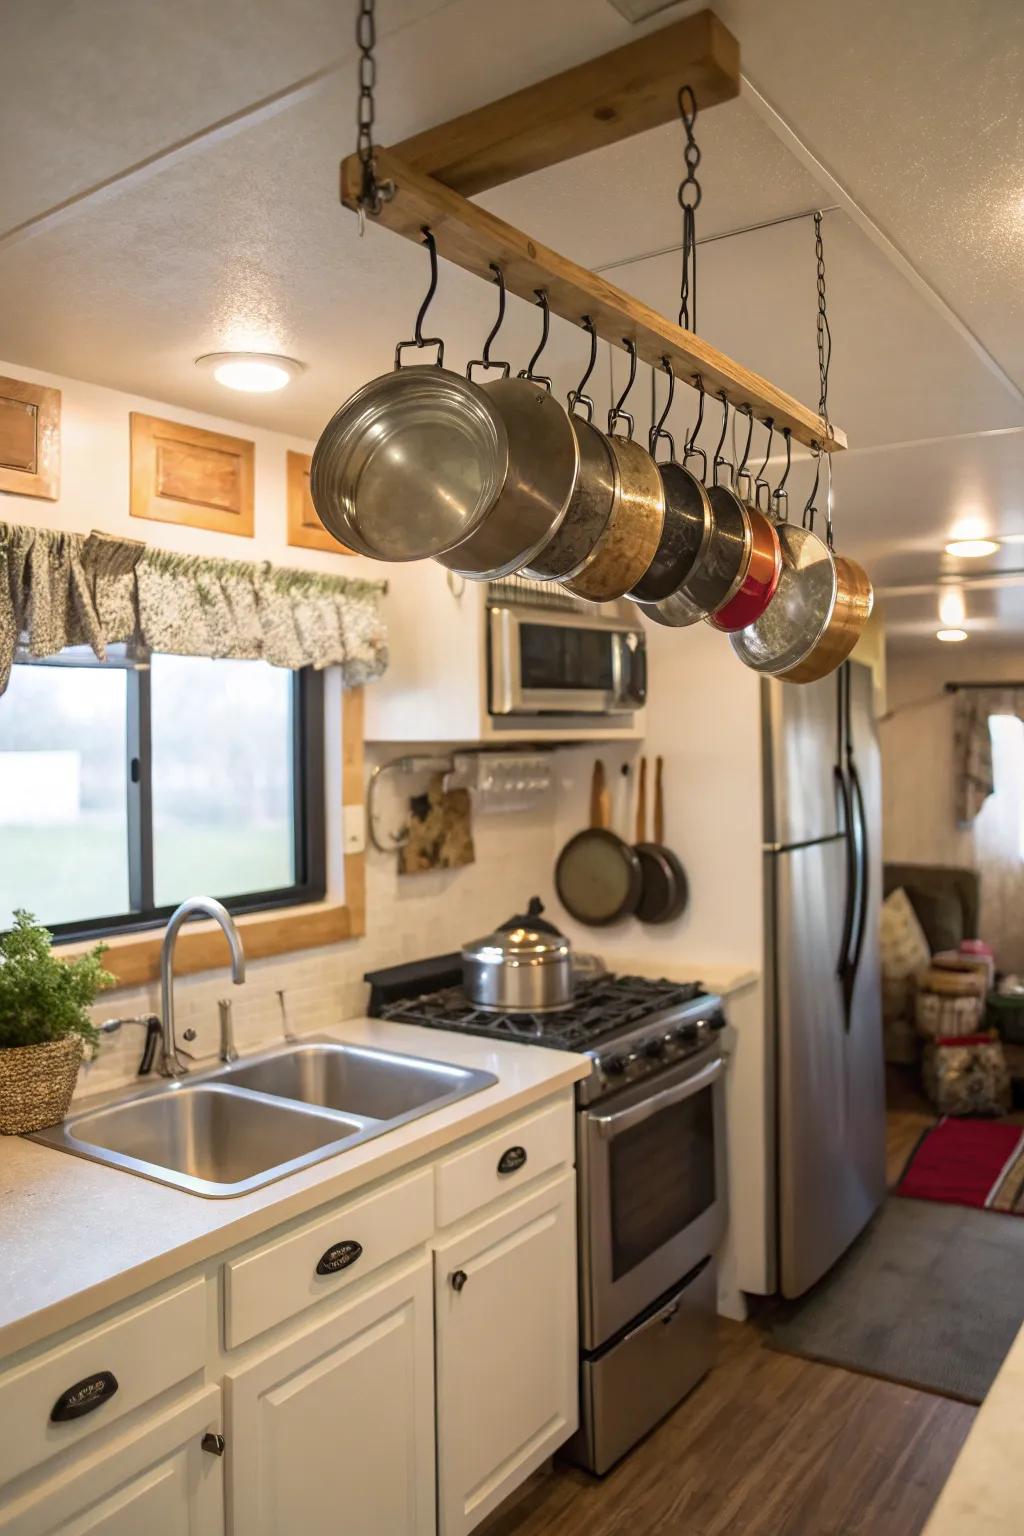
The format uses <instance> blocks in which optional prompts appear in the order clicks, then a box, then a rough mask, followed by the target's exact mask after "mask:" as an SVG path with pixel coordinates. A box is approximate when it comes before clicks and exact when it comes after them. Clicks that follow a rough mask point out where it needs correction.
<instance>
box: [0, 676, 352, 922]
mask: <svg viewBox="0 0 1024 1536" xmlns="http://www.w3.org/2000/svg"><path fill="white" fill-rule="evenodd" d="M15 664H16V665H19V666H24V665H27V666H32V667H64V668H68V667H87V668H93V669H108V668H118V669H120V670H123V671H125V672H126V674H127V678H126V682H127V687H126V701H125V702H126V721H125V724H126V731H125V747H126V755H127V762H126V783H127V826H126V836H127V842H128V899H129V904H130V908H131V910H129V911H128V912H124V913H111V914H107V915H104V916H102V917H93V918H82V919H76V920H74V921H70V922H66V923H49V924H47V927H48V928H49V930H50V932H51V933H52V934H53V936H54V939H55V940H56V941H57V942H58V943H60V944H75V943H86V942H95V940H96V939H100V938H111V937H116V936H117V935H129V934H133V933H146V932H149V931H151V930H153V929H161V928H163V927H165V926H166V924H167V921H168V919H169V918H170V917H171V915H172V914H173V913H174V911H175V910H176V907H177V906H178V903H177V902H176V903H173V904H171V905H165V906H159V907H158V906H156V905H155V904H154V900H153V816H152V811H153V795H152V763H153V740H152V715H151V702H152V674H151V672H150V668H149V665H148V657H146V656H144V655H142V656H140V655H139V654H138V653H137V652H136V653H131V652H127V651H126V652H122V653H118V652H116V651H115V652H114V654H108V657H107V660H106V661H103V662H100V661H96V660H95V659H94V658H93V657H91V656H84V655H71V654H67V653H65V654H60V655H57V656H48V657H42V658H38V659H37V658H35V657H33V658H31V659H30V658H28V657H20V656H19V657H16V658H15ZM290 702H291V708H290V720H291V744H292V784H293V788H294V793H293V797H292V846H293V849H294V853H295V864H296V880H295V881H294V882H293V883H292V884H291V885H287V886H279V887H277V888H275V889H273V890H264V891H246V892H243V893H241V894H239V895H237V896H220V895H218V894H217V893H216V892H208V893H204V894H209V895H213V896H216V898H217V900H218V901H221V902H223V904H224V906H225V907H226V908H227V909H228V911H229V912H231V913H232V914H233V915H235V916H242V915H245V914H247V913H257V912H272V911H275V910H277V909H279V908H284V907H295V906H301V905H305V904H308V903H313V902H319V901H322V900H323V899H324V897H325V896H326V893H327V826H326V802H325V775H324V741H325V734H324V676H323V673H322V672H321V671H317V670H315V669H314V668H312V667H303V668H301V669H299V670H296V671H294V672H292V674H291V701H290ZM189 894H194V893H189V892H186V893H184V895H183V896H182V897H181V900H182V901H184V900H185V897H186V896H187V895H189Z"/></svg>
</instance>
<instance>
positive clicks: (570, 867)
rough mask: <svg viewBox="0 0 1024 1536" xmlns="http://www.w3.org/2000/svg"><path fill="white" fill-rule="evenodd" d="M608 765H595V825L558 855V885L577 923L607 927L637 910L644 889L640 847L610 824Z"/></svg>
mask: <svg viewBox="0 0 1024 1536" xmlns="http://www.w3.org/2000/svg"><path fill="white" fill-rule="evenodd" d="M609 819H610V816H609V807H608V795H607V791H606V789H605V777H604V764H603V763H602V762H601V761H600V759H599V760H598V761H597V762H596V763H595V764H594V774H593V779H592V780H591V787H590V826H589V827H588V828H587V829H586V830H585V831H583V832H577V833H576V836H575V837H571V838H570V839H569V841H568V842H567V843H566V845H565V847H564V848H563V849H562V851H561V853H560V854H559V855H558V862H557V864H556V865H555V889H556V890H557V892H558V899H559V901H560V902H561V903H562V906H563V907H564V908H565V910H566V911H567V912H568V913H569V914H570V915H571V916H572V917H574V918H575V919H576V921H577V922H580V923H587V924H588V925H589V926H590V927H592V928H604V927H607V925H608V924H609V923H615V922H618V920H619V919H620V918H622V917H628V916H629V915H630V913H631V912H635V911H636V908H637V903H638V902H639V900H640V897H641V894H642V891H643V875H642V873H641V869H640V859H639V857H638V855H637V853H636V850H635V849H634V848H632V847H631V846H630V844H629V843H627V842H625V841H624V840H623V839H622V838H621V837H619V836H618V834H617V833H615V832H613V831H612V830H611V828H610V827H609V825H608V822H609Z"/></svg>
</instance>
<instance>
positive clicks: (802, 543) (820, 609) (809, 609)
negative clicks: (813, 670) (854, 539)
mask: <svg viewBox="0 0 1024 1536" xmlns="http://www.w3.org/2000/svg"><path fill="white" fill-rule="evenodd" d="M776 532H777V534H778V536H779V545H780V548H781V551H782V574H781V576H780V577H779V585H778V587H777V588H776V591H775V596H774V597H773V598H772V600H771V602H770V603H769V604H768V607H767V608H766V609H765V611H764V613H763V614H762V615H761V617H760V618H759V619H757V620H756V622H755V623H753V624H751V625H749V626H748V627H747V628H746V629H741V630H740V631H739V632H738V633H737V634H734V635H731V636H730V637H729V638H730V642H731V644H732V648H733V650H734V651H735V652H736V654H737V656H738V657H739V658H740V660H741V661H743V662H745V663H746V665H747V666H748V667H753V669H754V671H755V672H763V673H765V674H766V675H768V676H769V677H790V678H792V679H793V680H794V681H795V680H796V674H797V673H798V672H799V670H800V668H801V667H802V666H803V664H804V663H805V662H806V661H807V659H808V657H809V656H810V655H811V653H812V651H813V650H814V648H815V647H816V646H817V644H818V642H819V641H820V640H821V638H822V636H823V635H824V634H825V631H826V630H827V629H828V627H829V623H830V620H831V618H832V614H833V611H834V609H835V606H836V598H837V596H838V590H839V588H838V578H837V576H836V566H835V561H834V560H833V558H832V554H831V551H830V550H829V547H828V545H827V544H826V543H825V541H824V539H819V537H818V535H817V534H816V533H812V531H811V530H810V529H809V528H800V527H798V526H797V525H796V524H795V523H789V522H781V523H778V524H777V525H776Z"/></svg>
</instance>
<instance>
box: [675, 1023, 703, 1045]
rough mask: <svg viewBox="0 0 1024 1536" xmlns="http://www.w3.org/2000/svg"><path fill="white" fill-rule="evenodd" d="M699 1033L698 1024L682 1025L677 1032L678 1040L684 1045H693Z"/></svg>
mask: <svg viewBox="0 0 1024 1536" xmlns="http://www.w3.org/2000/svg"><path fill="white" fill-rule="evenodd" d="M697 1033H698V1032H697V1026H696V1024H680V1026H679V1028H678V1029H677V1030H676V1039H677V1040H681V1041H682V1043H683V1045H692V1044H693V1042H694V1041H695V1040H696V1039H697Z"/></svg>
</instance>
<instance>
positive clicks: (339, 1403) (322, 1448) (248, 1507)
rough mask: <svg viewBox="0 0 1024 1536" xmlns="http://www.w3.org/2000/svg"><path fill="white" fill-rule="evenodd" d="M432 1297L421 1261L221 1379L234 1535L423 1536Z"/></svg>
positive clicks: (428, 1491) (428, 1493) (429, 1446)
mask: <svg viewBox="0 0 1024 1536" xmlns="http://www.w3.org/2000/svg"><path fill="white" fill-rule="evenodd" d="M431 1302H432V1296H431V1272H430V1260H429V1259H428V1258H426V1257H423V1258H421V1259H419V1260H418V1261H417V1262H416V1263H415V1264H414V1265H410V1266H409V1267H407V1268H406V1269H405V1270H404V1271H403V1272H402V1273H401V1274H400V1275H398V1276H397V1277H395V1278H394V1279H392V1280H390V1281H389V1282H388V1283H386V1284H383V1285H379V1286H377V1287H375V1288H374V1289H373V1290H371V1291H370V1292H369V1293H367V1294H364V1295H362V1296H361V1297H360V1298H359V1299H357V1300H355V1301H353V1302H351V1303H350V1304H349V1305H348V1306H346V1307H344V1308H342V1309H341V1310H340V1311H337V1312H334V1313H332V1315H331V1316H330V1317H329V1318H327V1319H326V1320H325V1319H323V1318H322V1317H320V1316H315V1317H313V1318H311V1319H310V1321H309V1323H308V1325H307V1327H306V1328H305V1329H304V1330H303V1331H302V1332H301V1333H300V1334H299V1335H298V1336H297V1337H293V1338H292V1339H291V1340H290V1341H289V1342H288V1343H286V1344H283V1345H281V1346H279V1347H278V1348H276V1349H273V1350H271V1351H269V1352H268V1353H266V1354H265V1355H263V1356H262V1357H261V1358H259V1359H257V1360H256V1361H255V1362H254V1363H252V1364H248V1365H246V1366H245V1367H244V1368H243V1369H241V1370H238V1371H235V1372H231V1373H229V1374H228V1375H227V1377H226V1388H227V1415H228V1430H227V1437H228V1453H227V1460H228V1529H229V1531H231V1532H232V1533H233V1536H284V1533H286V1532H289V1531H294V1532H296V1533H298V1532H301V1533H302V1536H337V1533H338V1532H339V1531H350V1532H352V1536H431V1533H432V1532H433V1531H434V1390H433V1365H434V1362H433V1350H432V1348H431V1343H432V1339H431ZM146 1536H150V1533H149V1532H148V1531H147V1533H146Z"/></svg>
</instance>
